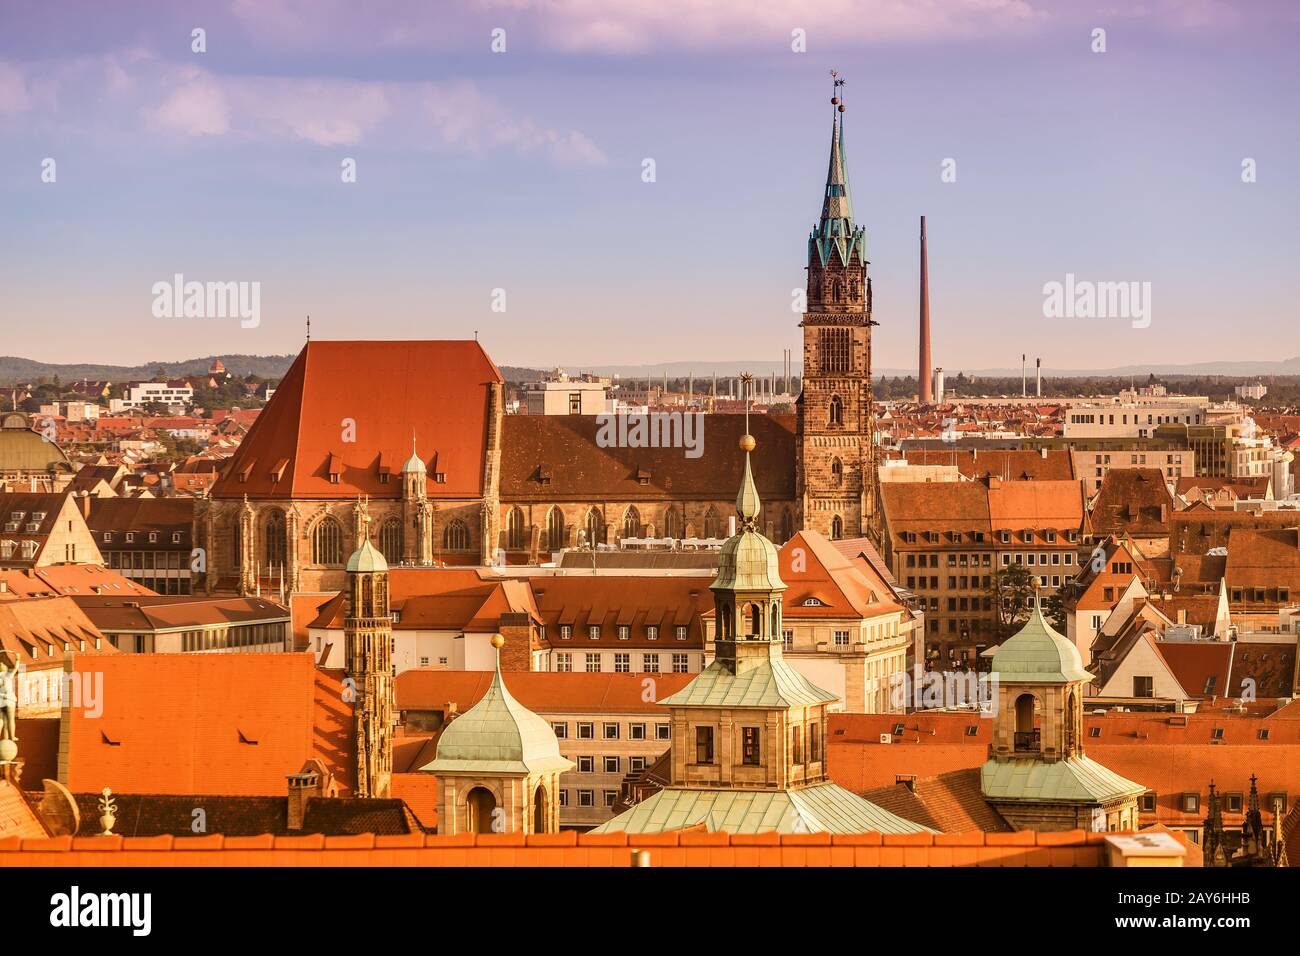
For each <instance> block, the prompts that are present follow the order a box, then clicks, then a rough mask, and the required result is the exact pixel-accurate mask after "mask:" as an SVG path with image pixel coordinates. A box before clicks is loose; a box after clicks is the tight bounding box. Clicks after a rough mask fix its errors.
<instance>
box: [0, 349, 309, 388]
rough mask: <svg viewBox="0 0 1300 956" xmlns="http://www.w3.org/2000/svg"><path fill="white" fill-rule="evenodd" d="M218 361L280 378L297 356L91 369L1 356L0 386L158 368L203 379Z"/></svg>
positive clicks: (127, 376) (125, 376)
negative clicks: (203, 375)
mask: <svg viewBox="0 0 1300 956" xmlns="http://www.w3.org/2000/svg"><path fill="white" fill-rule="evenodd" d="M217 358H219V359H221V362H222V364H224V365H225V366H226V371H228V372H230V373H231V374H233V375H235V376H238V377H242V376H245V375H257V376H259V377H261V378H280V377H281V376H282V375H284V373H285V372H286V371H287V370H288V368H289V366H290V364H292V362H293V360H294V358H296V356H293V355H208V356H206V357H204V358H194V359H186V360H185V361H183V362H145V363H144V364H143V365H131V366H127V365H93V364H90V363H74V364H68V365H61V364H54V363H50V362H36V361H33V360H32V359H25V358H18V357H16V356H12V355H3V356H0V385H18V384H25V383H28V382H39V381H41V380H42V379H44V380H46V381H52V380H53V379H54V377H55V376H58V379H59V381H60V382H61V383H63V384H64V385H68V384H71V383H72V382H79V381H81V380H82V379H89V380H91V381H108V382H130V381H139V380H147V379H151V378H153V375H154V372H155V371H156V370H157V369H159V368H161V369H162V370H163V371H164V372H165V373H166V375H167V377H168V378H183V377H185V376H191V375H202V374H204V373H205V372H207V370H208V369H209V368H211V367H212V360H213V359H217Z"/></svg>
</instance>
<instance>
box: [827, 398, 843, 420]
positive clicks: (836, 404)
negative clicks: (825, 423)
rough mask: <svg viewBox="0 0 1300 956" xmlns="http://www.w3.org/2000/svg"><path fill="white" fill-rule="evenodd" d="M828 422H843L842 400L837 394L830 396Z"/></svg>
mask: <svg viewBox="0 0 1300 956" xmlns="http://www.w3.org/2000/svg"><path fill="white" fill-rule="evenodd" d="M830 423H831V424H832V425H843V424H844V400H843V399H841V398H840V397H839V396H838V395H832V396H831V409H830Z"/></svg>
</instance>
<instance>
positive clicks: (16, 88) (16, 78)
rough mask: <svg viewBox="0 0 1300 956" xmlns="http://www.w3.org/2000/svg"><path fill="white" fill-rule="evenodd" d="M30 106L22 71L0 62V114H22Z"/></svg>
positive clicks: (25, 80) (10, 64)
mask: <svg viewBox="0 0 1300 956" xmlns="http://www.w3.org/2000/svg"><path fill="white" fill-rule="evenodd" d="M31 105H32V97H31V95H30V94H29V93H28V91H27V79H26V77H25V76H24V74H23V71H22V70H21V69H19V68H18V66H17V65H16V64H13V63H8V62H6V61H4V60H0V114H4V113H22V112H25V111H27V110H28V109H30V108H31Z"/></svg>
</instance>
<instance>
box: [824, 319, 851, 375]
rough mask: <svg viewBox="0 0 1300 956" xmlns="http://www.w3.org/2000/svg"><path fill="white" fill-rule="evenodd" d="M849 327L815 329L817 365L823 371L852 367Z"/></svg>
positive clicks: (844, 369) (847, 369)
mask: <svg viewBox="0 0 1300 956" xmlns="http://www.w3.org/2000/svg"><path fill="white" fill-rule="evenodd" d="M851 343H852V337H851V333H850V330H849V329H845V328H825V329H818V331H817V367H818V368H819V369H821V371H823V372H847V371H849V370H850V368H852V363H851V361H850V357H851V356H850V345H851Z"/></svg>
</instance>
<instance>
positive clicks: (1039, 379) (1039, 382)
mask: <svg viewBox="0 0 1300 956" xmlns="http://www.w3.org/2000/svg"><path fill="white" fill-rule="evenodd" d="M1034 362H1035V364H1036V366H1037V369H1036V372H1035V375H1036V378H1035V379H1034V394H1035V395H1037V396H1038V397H1039V398H1042V397H1043V360H1042V359H1035V360H1034Z"/></svg>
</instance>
